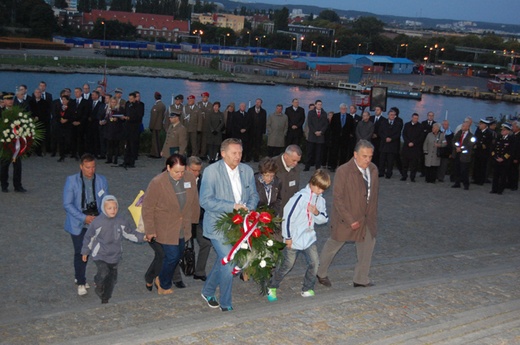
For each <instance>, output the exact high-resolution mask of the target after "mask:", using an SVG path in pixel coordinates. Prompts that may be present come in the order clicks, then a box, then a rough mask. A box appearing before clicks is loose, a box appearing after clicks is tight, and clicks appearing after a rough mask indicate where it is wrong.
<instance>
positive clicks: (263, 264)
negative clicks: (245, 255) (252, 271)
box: [258, 260, 267, 268]
mask: <svg viewBox="0 0 520 345" xmlns="http://www.w3.org/2000/svg"><path fill="white" fill-rule="evenodd" d="M266 265H267V262H265V260H262V261H260V263H259V264H258V266H260V267H262V268H264V267H265V266H266Z"/></svg>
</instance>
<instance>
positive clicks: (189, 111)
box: [181, 95, 202, 156]
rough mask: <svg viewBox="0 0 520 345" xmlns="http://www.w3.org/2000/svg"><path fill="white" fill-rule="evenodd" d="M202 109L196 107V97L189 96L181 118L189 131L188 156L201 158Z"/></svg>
mask: <svg viewBox="0 0 520 345" xmlns="http://www.w3.org/2000/svg"><path fill="white" fill-rule="evenodd" d="M200 117H201V116H200V109H199V107H197V105H195V96H194V95H189V96H188V104H186V106H185V107H184V114H183V116H182V117H181V123H182V125H183V126H184V127H186V130H187V131H188V145H189V146H190V147H191V151H189V150H188V152H189V155H188V156H199V145H200V141H199V133H200V132H202V121H201V120H200Z"/></svg>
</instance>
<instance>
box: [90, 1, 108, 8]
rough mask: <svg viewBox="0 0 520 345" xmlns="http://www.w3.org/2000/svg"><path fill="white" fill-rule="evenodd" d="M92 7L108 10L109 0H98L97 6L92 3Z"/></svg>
mask: <svg viewBox="0 0 520 345" xmlns="http://www.w3.org/2000/svg"><path fill="white" fill-rule="evenodd" d="M92 8H95V9H97V10H106V9H107V2H106V0H97V1H96V6H95V7H94V4H92Z"/></svg>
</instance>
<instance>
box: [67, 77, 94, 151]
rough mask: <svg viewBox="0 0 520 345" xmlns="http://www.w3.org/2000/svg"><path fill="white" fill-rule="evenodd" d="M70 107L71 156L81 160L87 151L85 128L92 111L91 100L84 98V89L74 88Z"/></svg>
mask: <svg viewBox="0 0 520 345" xmlns="http://www.w3.org/2000/svg"><path fill="white" fill-rule="evenodd" d="M69 107H71V108H72V119H71V120H72V132H71V139H72V140H71V146H70V149H71V157H72V158H76V160H79V157H80V156H82V155H83V153H84V152H85V128H86V123H87V117H88V114H89V113H90V104H89V101H87V100H86V99H84V98H83V94H82V89H81V88H79V87H76V88H75V89H74V98H71V100H70V102H69Z"/></svg>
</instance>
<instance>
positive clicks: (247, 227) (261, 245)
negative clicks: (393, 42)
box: [216, 207, 285, 295]
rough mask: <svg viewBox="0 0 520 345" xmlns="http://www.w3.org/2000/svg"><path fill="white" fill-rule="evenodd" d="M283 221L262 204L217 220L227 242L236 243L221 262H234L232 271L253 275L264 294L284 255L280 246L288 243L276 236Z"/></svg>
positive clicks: (251, 276) (218, 227)
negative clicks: (254, 208) (251, 209)
mask: <svg viewBox="0 0 520 345" xmlns="http://www.w3.org/2000/svg"><path fill="white" fill-rule="evenodd" d="M281 222H282V219H281V218H280V217H276V216H275V212H274V210H272V209H270V208H267V207H261V208H259V209H258V210H257V211H249V212H248V211H245V210H234V211H233V212H230V213H224V214H223V215H222V216H221V217H220V218H219V219H218V220H217V223H216V228H217V231H219V232H221V233H222V234H223V235H224V238H225V240H226V243H227V244H232V245H233V248H232V249H231V251H230V252H229V254H228V255H227V256H226V257H225V258H224V259H222V264H223V265H226V264H233V265H234V266H235V267H234V269H233V274H238V273H239V272H242V273H243V274H246V275H248V276H249V277H250V278H252V279H253V280H254V281H255V282H256V283H257V284H258V285H259V286H260V293H261V294H262V295H266V294H267V284H268V282H269V279H270V278H271V275H272V271H273V268H274V267H276V266H277V265H279V264H280V262H281V259H282V256H281V250H282V249H283V248H284V247H285V244H284V243H282V242H279V241H277V240H275V239H274V237H273V234H274V230H275V229H276V228H278V227H279V226H280V223H281Z"/></svg>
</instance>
